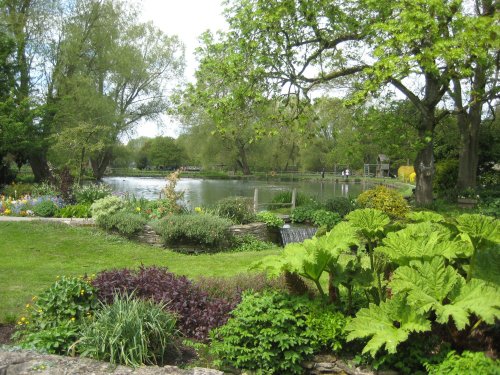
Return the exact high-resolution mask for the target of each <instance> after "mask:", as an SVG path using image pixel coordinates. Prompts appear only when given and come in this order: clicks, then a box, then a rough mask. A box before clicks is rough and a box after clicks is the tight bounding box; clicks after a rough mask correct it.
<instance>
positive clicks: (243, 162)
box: [237, 145, 252, 176]
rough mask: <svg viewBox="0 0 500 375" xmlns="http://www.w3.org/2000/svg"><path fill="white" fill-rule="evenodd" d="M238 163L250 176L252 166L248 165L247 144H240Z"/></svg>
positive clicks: (245, 173) (246, 174) (244, 172)
mask: <svg viewBox="0 0 500 375" xmlns="http://www.w3.org/2000/svg"><path fill="white" fill-rule="evenodd" d="M238 156H239V158H238V160H237V162H238V165H239V166H240V168H241V170H242V171H243V174H244V175H245V176H248V175H250V174H252V173H251V172H250V167H249V165H248V160H247V153H246V150H245V146H241V145H238Z"/></svg>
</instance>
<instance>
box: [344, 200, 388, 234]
mask: <svg viewBox="0 0 500 375" xmlns="http://www.w3.org/2000/svg"><path fill="white" fill-rule="evenodd" d="M346 217H347V220H349V223H351V225H352V226H353V227H354V228H356V229H357V230H358V231H359V232H361V233H362V234H363V236H364V237H365V238H366V239H370V240H371V239H374V238H376V237H377V236H379V235H380V234H381V233H382V232H383V231H384V229H385V227H386V226H387V225H388V224H389V223H390V222H391V221H390V219H389V216H387V215H386V214H385V213H384V212H382V211H380V210H376V209H374V208H364V209H362V210H354V211H352V212H351V213H349V215H347V216H346Z"/></svg>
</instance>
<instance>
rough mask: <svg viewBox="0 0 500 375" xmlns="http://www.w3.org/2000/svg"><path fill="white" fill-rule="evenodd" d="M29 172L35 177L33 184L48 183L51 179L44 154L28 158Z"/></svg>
mask: <svg viewBox="0 0 500 375" xmlns="http://www.w3.org/2000/svg"><path fill="white" fill-rule="evenodd" d="M28 160H29V163H30V166H31V170H32V171H33V175H34V176H35V182H43V181H49V180H52V179H53V176H52V173H51V172H50V168H49V164H48V162H47V158H46V157H45V153H43V152H39V153H36V154H33V155H30V157H29V158H28Z"/></svg>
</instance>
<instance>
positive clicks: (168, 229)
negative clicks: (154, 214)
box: [153, 214, 231, 248]
mask: <svg viewBox="0 0 500 375" xmlns="http://www.w3.org/2000/svg"><path fill="white" fill-rule="evenodd" d="M153 226H154V229H155V231H156V232H157V233H158V234H159V235H160V236H161V237H162V238H163V240H164V241H165V244H167V245H172V244H176V243H180V244H195V245H200V246H202V247H209V248H219V247H222V246H224V245H227V244H228V243H229V241H230V233H229V227H230V226H231V221H229V220H228V219H224V218H221V217H218V216H213V215H209V214H205V215H198V214H184V215H171V216H168V217H165V218H163V219H162V220H160V221H158V222H156V223H154V224H153Z"/></svg>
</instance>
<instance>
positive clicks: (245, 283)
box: [196, 273, 287, 303]
mask: <svg viewBox="0 0 500 375" xmlns="http://www.w3.org/2000/svg"><path fill="white" fill-rule="evenodd" d="M196 285H198V287H199V288H200V289H201V290H203V291H204V292H206V293H207V294H208V296H209V297H211V298H223V299H225V300H228V301H231V302H234V303H239V302H240V301H241V294H242V293H243V292H245V291H252V292H255V293H258V292H263V291H265V290H276V291H283V292H284V291H286V290H287V285H286V283H285V278H284V277H283V276H280V277H275V278H268V277H267V276H266V274H265V273H252V274H249V273H243V274H239V275H235V276H231V277H214V276H212V277H206V276H201V277H199V278H198V279H196Z"/></svg>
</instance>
